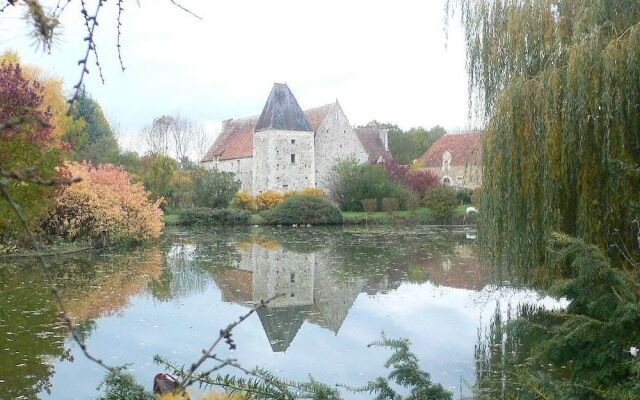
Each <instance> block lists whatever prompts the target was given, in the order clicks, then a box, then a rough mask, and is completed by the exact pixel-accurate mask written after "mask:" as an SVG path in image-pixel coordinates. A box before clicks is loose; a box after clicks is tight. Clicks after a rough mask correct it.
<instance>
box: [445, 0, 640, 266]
mask: <svg viewBox="0 0 640 400" xmlns="http://www.w3.org/2000/svg"><path fill="white" fill-rule="evenodd" d="M447 8H448V15H449V17H450V18H451V17H453V16H454V15H455V16H456V17H458V16H459V17H461V21H462V25H463V27H464V31H465V42H466V50H467V72H468V77H469V98H470V104H471V110H472V111H473V112H475V115H477V116H478V117H479V118H481V120H483V121H484V122H486V126H487V128H486V132H485V136H484V141H483V154H484V155H483V165H484V170H483V173H484V177H483V179H484V182H483V190H482V196H481V207H482V208H481V210H482V213H481V218H480V222H481V227H482V231H483V238H484V239H483V240H484V241H485V244H486V245H487V247H488V249H490V250H491V251H492V253H493V254H494V255H495V256H497V257H501V256H505V257H506V258H507V259H508V260H509V261H510V262H512V263H515V264H516V265H519V266H525V267H529V266H538V265H545V264H547V261H548V255H547V251H546V250H545V248H546V243H547V240H548V238H549V236H550V234H551V232H553V231H562V232H564V233H567V234H571V235H575V236H578V237H581V238H583V239H584V240H586V241H588V242H590V243H593V244H596V245H599V246H601V247H604V248H607V247H610V246H612V245H616V246H619V247H620V248H623V249H624V248H625V247H626V248H628V249H636V251H637V248H638V243H637V241H638V238H637V235H638V233H637V222H634V220H635V219H636V216H637V215H638V209H639V207H638V201H639V200H640V168H639V166H638V164H639V163H640V24H639V22H640V2H639V1H637V0H528V1H527V0H451V1H449V2H448V4H447ZM630 251H633V250H630ZM612 254H613V253H612Z"/></svg>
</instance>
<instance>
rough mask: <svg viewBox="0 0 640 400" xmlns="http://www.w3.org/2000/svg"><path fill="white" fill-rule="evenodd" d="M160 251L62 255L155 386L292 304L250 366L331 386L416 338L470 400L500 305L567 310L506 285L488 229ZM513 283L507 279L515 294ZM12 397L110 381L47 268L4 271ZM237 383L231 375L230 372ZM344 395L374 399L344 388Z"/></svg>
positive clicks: (5, 376) (254, 235)
mask: <svg viewBox="0 0 640 400" xmlns="http://www.w3.org/2000/svg"><path fill="white" fill-rule="evenodd" d="M165 236H166V237H165V239H164V241H163V242H162V243H161V244H159V245H156V246H151V247H146V248H142V249H140V248H139V249H134V250H129V251H122V252H118V251H116V252H100V253H91V254H81V255H74V256H66V257H61V258H56V259H52V260H50V262H51V263H52V268H53V271H54V275H55V279H56V281H57V283H58V285H59V286H60V288H61V290H62V293H63V296H64V299H65V303H66V306H67V308H68V312H69V314H70V315H71V316H72V317H73V319H74V320H75V321H76V323H77V324H78V325H79V326H80V327H81V335H82V336H83V337H84V338H85V340H86V343H87V345H88V347H89V349H90V351H91V352H92V353H93V354H94V355H96V356H98V357H100V358H102V359H103V360H104V361H105V363H107V364H109V365H114V366H115V365H122V364H128V369H129V370H130V371H131V372H132V373H133V374H134V375H135V376H136V377H137V379H138V381H139V382H141V383H143V384H145V385H147V387H148V388H149V389H150V388H151V385H152V379H153V376H154V375H155V374H156V373H158V372H163V370H162V367H160V366H158V365H156V364H154V362H153V357H154V355H156V354H158V355H162V356H164V357H165V358H167V359H169V360H171V361H173V362H175V363H176V364H187V365H189V364H190V363H192V362H193V361H195V360H196V359H197V358H198V357H199V355H200V352H201V349H203V348H204V347H208V345H210V344H211V343H212V342H213V340H214V339H215V338H216V337H217V334H218V331H219V330H220V328H223V327H225V326H226V325H227V324H228V323H229V322H231V321H233V320H235V319H236V318H237V317H238V316H240V315H241V314H243V313H245V312H246V311H247V310H248V308H249V307H251V306H252V304H254V302H256V301H259V300H260V299H265V298H269V297H271V296H273V295H275V294H276V293H284V294H285V296H284V297H280V298H278V299H276V300H275V301H273V302H272V303H271V304H270V306H269V308H268V309H262V310H260V311H259V312H258V313H256V314H254V315H252V316H251V317H250V318H249V319H247V320H246V321H245V322H243V323H242V324H241V325H240V326H238V327H237V328H236V330H235V331H234V332H235V333H234V338H235V341H236V343H237V349H236V350H235V351H234V352H233V353H229V352H228V351H226V350H224V351H222V352H219V353H218V355H220V356H221V357H226V356H229V355H232V356H233V357H235V358H237V359H238V361H239V362H240V363H241V364H242V365H243V366H244V367H247V368H250V367H253V366H261V367H263V368H266V369H268V370H271V371H272V372H275V373H276V374H278V375H280V376H283V377H287V378H291V379H296V380H307V379H308V376H309V374H311V375H312V376H313V377H314V378H315V379H317V380H320V381H322V382H325V383H328V384H336V383H343V384H349V385H363V384H365V383H366V382H367V381H369V380H373V379H375V378H376V377H378V376H381V375H386V374H387V373H388V371H386V370H385V369H384V365H383V364H384V361H385V360H386V358H387V357H388V356H389V352H388V351H385V350H382V349H375V348H368V347H367V344H368V343H370V342H371V341H373V340H376V339H378V338H380V335H381V332H384V333H385V335H386V336H388V337H406V338H409V339H410V340H411V342H412V349H413V351H414V352H415V353H416V354H417V355H418V358H419V360H420V363H421V366H422V368H423V369H425V370H426V371H428V372H429V373H431V375H432V378H433V380H434V381H436V382H438V383H441V384H442V385H443V386H445V387H446V388H449V389H450V390H452V391H453V392H454V393H455V397H456V398H460V397H464V396H468V395H469V394H470V392H471V391H470V387H471V386H472V385H473V383H474V380H475V360H474V346H475V345H476V342H477V341H478V337H479V333H481V332H483V329H485V327H486V326H487V324H488V322H489V319H490V318H491V316H492V315H494V312H495V311H496V307H501V309H505V310H506V309H508V308H515V307H516V306H517V305H518V304H521V303H531V304H539V305H544V306H546V307H559V306H561V305H562V304H560V303H559V302H557V301H555V300H554V299H551V298H546V297H542V296H541V295H539V294H538V293H537V292H535V291H533V290H529V289H526V288H517V287H510V286H509V285H505V284H504V282H498V281H497V280H496V279H494V278H493V274H492V271H491V268H490V267H489V265H487V264H486V263H483V262H482V261H481V260H480V258H479V257H478V251H477V248H476V244H475V233H474V232H472V231H469V230H466V231H465V230H463V229H444V228H434V227H419V226H418V227H416V226H413V227H373V228H371V227H368V228H367V227H344V228H279V229H278V228H265V227H260V228H246V229H225V230H210V231H201V230H170V231H168V232H167V234H166V235H165ZM501 283H502V284H501ZM0 348H1V349H2V357H1V358H0V398H1V399H19V398H24V399H31V398H44V399H90V398H96V397H98V396H99V395H100V391H99V390H98V389H97V386H98V385H99V384H100V382H101V380H102V378H103V377H104V371H103V370H101V369H100V368H99V367H98V366H96V365H95V364H92V363H91V362H89V361H87V360H86V359H85V358H84V357H83V356H82V354H81V351H80V350H79V349H78V348H77V346H76V345H75V344H74V343H73V342H71V341H70V340H69V337H68V332H66V331H65V329H64V326H63V325H62V324H61V323H60V321H59V320H58V319H57V317H56V312H55V306H54V302H53V299H52V296H51V295H50V293H49V292H48V290H47V287H46V285H45V283H44V280H43V277H42V273H41V271H40V269H39V268H38V267H37V266H36V265H35V261H34V260H21V261H16V260H2V261H0ZM227 372H229V373H234V371H233V370H228V371H227ZM343 395H344V397H345V398H346V399H360V398H366V397H365V396H361V395H353V394H350V393H348V392H344V391H343Z"/></svg>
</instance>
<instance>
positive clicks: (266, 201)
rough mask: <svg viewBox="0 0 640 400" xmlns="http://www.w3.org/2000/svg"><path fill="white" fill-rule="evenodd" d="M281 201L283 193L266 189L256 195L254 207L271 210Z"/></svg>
mask: <svg viewBox="0 0 640 400" xmlns="http://www.w3.org/2000/svg"><path fill="white" fill-rule="evenodd" d="M283 201H284V194H283V193H279V192H276V191H275V190H267V191H266V192H262V193H260V194H258V195H257V196H256V207H257V208H258V210H271V209H272V208H273V207H275V206H277V205H278V204H280V203H282V202H283Z"/></svg>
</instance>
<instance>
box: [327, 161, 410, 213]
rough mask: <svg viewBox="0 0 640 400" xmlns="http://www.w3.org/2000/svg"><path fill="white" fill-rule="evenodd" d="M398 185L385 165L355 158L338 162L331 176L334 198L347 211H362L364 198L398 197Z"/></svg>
mask: <svg viewBox="0 0 640 400" xmlns="http://www.w3.org/2000/svg"><path fill="white" fill-rule="evenodd" d="M398 187H399V185H398V184H397V183H395V182H393V180H392V179H391V177H390V176H389V173H388V172H387V170H386V169H385V168H384V166H382V165H372V164H360V163H358V161H357V160H356V159H354V158H349V159H346V160H343V161H341V162H339V163H338V164H336V166H335V167H334V168H333V170H332V174H331V178H330V192H331V194H332V196H333V199H334V200H335V201H336V203H337V204H338V205H339V206H340V208H341V209H342V210H345V211H362V210H363V204H362V200H364V199H378V200H379V199H382V198H383V197H397V196H396V192H397V190H398ZM380 206H381V205H380V204H378V208H379V207H380Z"/></svg>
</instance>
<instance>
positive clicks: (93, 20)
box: [67, 0, 104, 115]
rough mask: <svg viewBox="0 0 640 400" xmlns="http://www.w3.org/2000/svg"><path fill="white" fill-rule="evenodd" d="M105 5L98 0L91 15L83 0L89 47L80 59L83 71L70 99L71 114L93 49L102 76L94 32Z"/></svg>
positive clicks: (102, 0)
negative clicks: (99, 14) (101, 9)
mask: <svg viewBox="0 0 640 400" xmlns="http://www.w3.org/2000/svg"><path fill="white" fill-rule="evenodd" d="M103 5H104V0H98V6H97V7H96V12H95V14H93V16H91V17H89V16H88V13H87V10H86V8H85V6H84V0H82V15H83V16H84V18H85V22H86V25H87V33H88V36H87V37H86V38H85V39H84V40H85V41H86V42H87V49H86V51H85V53H84V57H83V58H81V59H80V60H78V65H81V66H82V71H81V72H80V79H79V80H78V83H76V84H75V85H74V86H73V96H72V97H71V98H70V99H69V101H68V103H69V110H68V111H67V115H70V114H71V107H72V106H73V103H74V102H75V101H76V100H77V99H78V94H79V93H80V88H81V87H82V82H84V76H85V74H87V73H89V70H88V69H87V61H88V60H89V55H90V54H91V52H92V51H93V53H94V54H95V55H96V64H97V65H98V69H99V70H100V76H102V69H101V68H100V64H99V63H98V53H97V52H96V51H95V44H94V42H93V34H94V32H95V29H96V26H98V13H99V12H100V8H102V6H103ZM103 82H104V79H103Z"/></svg>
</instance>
